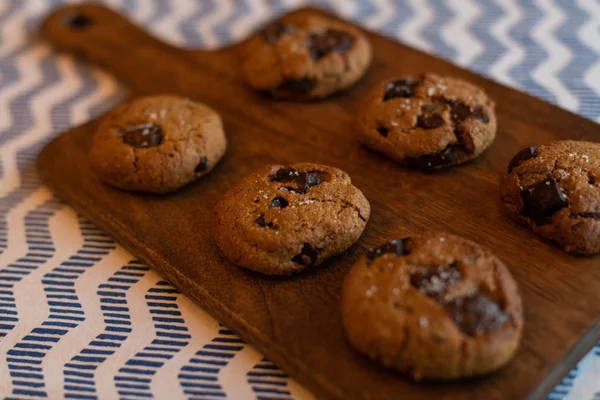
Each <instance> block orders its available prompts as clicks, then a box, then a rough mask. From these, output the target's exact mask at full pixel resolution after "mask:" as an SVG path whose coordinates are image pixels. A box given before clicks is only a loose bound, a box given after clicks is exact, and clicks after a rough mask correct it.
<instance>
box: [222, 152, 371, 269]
mask: <svg viewBox="0 0 600 400" xmlns="http://www.w3.org/2000/svg"><path fill="white" fill-rule="evenodd" d="M370 212H371V208H370V206H369V202H368V200H367V199H366V198H365V196H364V195H363V194H362V192H361V191H360V190H359V189H357V188H356V187H355V186H353V185H352V183H351V181H350V177H349V176H348V175H347V174H346V173H345V172H343V171H341V170H339V169H337V168H333V167H329V166H325V165H318V164H311V163H298V164H293V165H289V166H283V165H268V166H265V167H263V168H261V169H259V170H257V171H255V172H253V173H252V174H250V175H249V176H247V177H245V178H243V179H242V180H241V181H240V182H239V183H238V184H237V185H235V186H234V187H232V188H231V189H230V190H229V191H228V192H227V193H226V194H225V195H223V197H222V198H221V200H220V201H219V202H218V204H217V206H216V207H215V210H214V213H213V224H212V226H213V234H214V237H215V239H216V240H217V243H218V245H219V247H220V248H221V250H222V251H223V254H224V255H225V256H226V257H227V258H228V259H229V260H230V261H231V262H233V263H234V264H237V265H239V266H242V267H245V268H248V269H251V270H255V271H258V272H262V273H264V274H269V275H288V274H291V273H294V272H298V271H302V270H304V269H307V268H312V267H314V266H317V265H319V264H320V263H322V262H323V261H324V260H326V259H327V258H330V257H332V256H334V255H336V254H339V253H342V252H343V251H345V250H346V249H347V248H348V247H350V246H351V245H352V244H353V243H354V242H356V241H357V240H358V238H359V237H360V235H361V234H362V231H363V229H364V228H365V225H366V224H367V220H368V219H369V215H370Z"/></svg>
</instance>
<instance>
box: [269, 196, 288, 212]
mask: <svg viewBox="0 0 600 400" xmlns="http://www.w3.org/2000/svg"><path fill="white" fill-rule="evenodd" d="M287 206H288V201H287V200H286V199H284V198H283V197H275V198H274V199H273V200H272V201H271V204H269V208H276V209H278V210H281V209H282V208H286V207H287Z"/></svg>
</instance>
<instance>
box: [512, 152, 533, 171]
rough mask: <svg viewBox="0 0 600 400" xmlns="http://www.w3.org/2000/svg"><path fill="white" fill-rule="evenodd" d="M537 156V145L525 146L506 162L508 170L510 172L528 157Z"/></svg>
mask: <svg viewBox="0 0 600 400" xmlns="http://www.w3.org/2000/svg"><path fill="white" fill-rule="evenodd" d="M535 157H537V147H526V148H524V149H523V150H521V151H519V152H518V153H517V154H515V156H514V157H513V158H512V159H511V160H510V162H509V163H508V172H509V173H510V172H511V171H512V170H513V168H516V167H518V166H519V165H521V164H522V163H524V162H525V161H527V160H529V159H530V158H535Z"/></svg>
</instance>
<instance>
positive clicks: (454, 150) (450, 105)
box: [357, 74, 496, 170]
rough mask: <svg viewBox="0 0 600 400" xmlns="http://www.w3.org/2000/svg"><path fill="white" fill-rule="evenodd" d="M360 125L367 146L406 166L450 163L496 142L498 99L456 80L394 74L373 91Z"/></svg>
mask: <svg viewBox="0 0 600 400" xmlns="http://www.w3.org/2000/svg"><path fill="white" fill-rule="evenodd" d="M357 129H358V132H359V134H360V137H361V139H362V141H363V143H365V145H366V146H368V147H370V148H371V149H373V150H376V151H379V152H382V153H384V154H386V155H387V156H388V157H390V158H392V159H394V160H396V161H398V162H400V163H402V164H404V165H407V166H409V167H412V168H417V169H422V170H432V169H437V168H443V167H449V166H452V165H457V164H462V163H464V162H466V161H469V160H472V159H473V158H476V157H478V156H479V155H480V154H481V153H482V152H483V151H484V150H485V149H486V148H488V147H489V145H490V144H491V143H492V142H493V141H494V138H495V136H496V116H495V114H494V102H493V101H492V100H491V99H490V98H488V97H487V95H486V94H485V92H484V91H483V90H481V89H480V88H478V87H477V86H474V85H472V84H470V83H468V82H465V81H462V80H459V79H456V78H451V77H442V76H438V75H435V74H424V75H420V76H406V77H399V78H392V79H387V80H385V81H383V82H381V83H379V84H378V85H376V86H375V87H374V88H373V89H372V90H371V92H369V94H367V96H366V99H365V101H364V103H363V104H362V106H361V107H360V109H359V111H358V115H357Z"/></svg>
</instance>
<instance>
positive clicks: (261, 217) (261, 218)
mask: <svg viewBox="0 0 600 400" xmlns="http://www.w3.org/2000/svg"><path fill="white" fill-rule="evenodd" d="M254 222H256V225H258V226H260V227H262V228H269V229H275V230H277V229H279V225H277V224H274V223H272V222H265V215H264V214H260V215H259V216H258V218H256V221H254Z"/></svg>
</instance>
